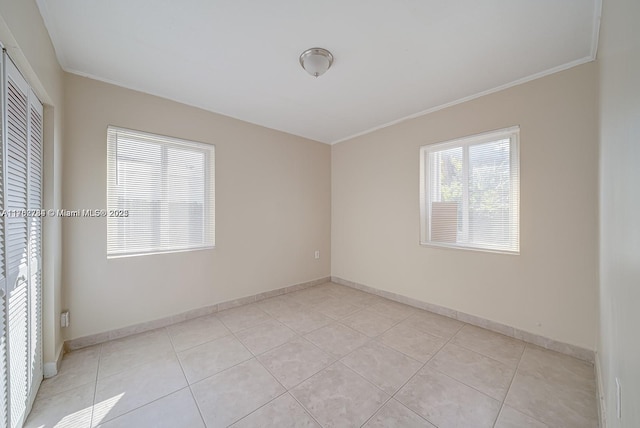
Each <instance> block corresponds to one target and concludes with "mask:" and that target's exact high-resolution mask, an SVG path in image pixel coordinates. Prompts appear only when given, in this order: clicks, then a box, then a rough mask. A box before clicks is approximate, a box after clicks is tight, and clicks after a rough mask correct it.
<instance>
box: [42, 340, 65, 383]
mask: <svg viewBox="0 0 640 428" xmlns="http://www.w3.org/2000/svg"><path fill="white" fill-rule="evenodd" d="M62 357H64V346H63V345H62V344H60V348H59V349H58V352H57V353H56V359H55V361H48V362H46V363H44V368H43V372H44V378H45V379H48V378H50V377H54V376H55V375H57V374H58V372H59V371H60V364H62Z"/></svg>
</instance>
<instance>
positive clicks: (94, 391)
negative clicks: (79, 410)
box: [63, 343, 102, 428]
mask: <svg viewBox="0 0 640 428" xmlns="http://www.w3.org/2000/svg"><path fill="white" fill-rule="evenodd" d="M99 346H100V352H99V353H98V367H97V368H96V379H95V381H94V383H93V400H91V419H90V421H89V428H93V414H94V410H95V408H96V395H97V394H98V375H99V373H100V360H101V359H102V343H101V344H100V345H99ZM63 358H64V357H63Z"/></svg>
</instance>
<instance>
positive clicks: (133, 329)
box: [45, 276, 331, 377]
mask: <svg viewBox="0 0 640 428" xmlns="http://www.w3.org/2000/svg"><path fill="white" fill-rule="evenodd" d="M330 280H331V277H329V276H325V277H322V278H318V279H314V280H311V281H306V282H301V283H298V284H294V285H290V286H288V287H282V288H276V289H275V290H269V291H264V292H262V293H258V294H252V295H250V296H245V297H240V298H238V299H233V300H227V301H225V302H220V303H217V304H214V305H208V306H202V307H199V308H196V309H192V310H189V311H186V312H181V313H179V314H176V315H170V316H168V317H164V318H160V319H155V320H151V321H147V322H142V323H138V324H133V325H129V326H127V327H123V328H119V329H116V330H109V331H104V332H102V333H96V334H90V335H88V336H83V337H78V338H75V339H70V340H67V341H65V343H64V347H65V349H66V350H67V351H68V352H71V351H75V350H78V349H82V348H86V347H88V346H93V345H97V344H99V343H104V342H108V341H110V340H115V339H120V338H122V337H127V336H131V335H134V334H138V333H142V332H145V331H149V330H155V329H157V328H162V327H167V326H170V325H173V324H176V323H179V322H183V321H187V320H191V319H194V318H198V317H202V316H205V315H210V314H214V313H216V312H219V311H223V310H226V309H231V308H236V307H238V306H242V305H247V304H250V303H255V302H259V301H261V300H264V299H269V298H271V297H276V296H280V295H282V294H287V293H292V292H294V291H299V290H303V289H305V288H309V287H313V286H315V285H320V284H324V283H326V282H329V281H330ZM45 377H46V376H45Z"/></svg>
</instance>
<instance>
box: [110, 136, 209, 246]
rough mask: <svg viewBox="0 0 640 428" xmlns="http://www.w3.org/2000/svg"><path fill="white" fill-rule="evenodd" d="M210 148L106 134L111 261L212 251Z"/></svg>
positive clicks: (173, 140) (164, 139)
mask: <svg viewBox="0 0 640 428" xmlns="http://www.w3.org/2000/svg"><path fill="white" fill-rule="evenodd" d="M214 150H215V149H214V146H213V145H211V144H204V143H197V142H193V141H186V140H180V139H177V138H172V137H165V136H160V135H154V134H149V133H145V132H139V131H132V130H128V129H122V128H116V127H113V126H109V127H108V129H107V159H108V168H107V169H108V174H107V175H108V177H107V213H106V214H107V256H108V257H118V256H127V255H140V254H152V253H162V252H173V251H185V250H195V249H203V248H213V247H214V245H215V151H214Z"/></svg>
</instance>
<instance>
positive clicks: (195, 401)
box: [165, 317, 226, 428]
mask: <svg viewBox="0 0 640 428" xmlns="http://www.w3.org/2000/svg"><path fill="white" fill-rule="evenodd" d="M216 318H217V317H216ZM220 322H222V321H220ZM165 328H166V329H167V335H168V336H169V342H170V343H171V347H172V348H173V352H174V353H175V354H176V360H178V365H179V366H180V370H182V376H184V380H185V381H186V382H187V386H186V387H187V388H189V393H190V394H191V399H192V400H193V403H194V404H195V405H196V409H198V414H199V415H200V420H202V425H203V426H204V427H205V428H206V426H207V423H206V422H205V421H204V416H203V415H202V410H201V409H200V405H199V404H198V400H196V396H195V394H194V393H193V390H192V389H191V384H190V383H189V379H188V378H187V374H186V373H185V371H184V367H183V366H182V361H180V357H178V353H177V352H176V347H175V345H174V343H173V340H172V338H171V334H170V333H169V330H168V327H165ZM223 337H226V336H223ZM196 346H199V345H196Z"/></svg>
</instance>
